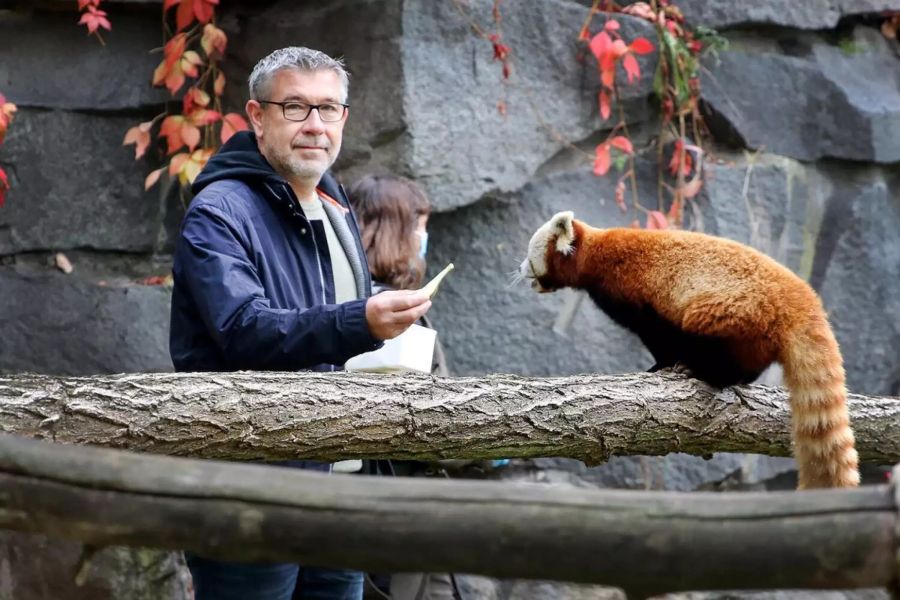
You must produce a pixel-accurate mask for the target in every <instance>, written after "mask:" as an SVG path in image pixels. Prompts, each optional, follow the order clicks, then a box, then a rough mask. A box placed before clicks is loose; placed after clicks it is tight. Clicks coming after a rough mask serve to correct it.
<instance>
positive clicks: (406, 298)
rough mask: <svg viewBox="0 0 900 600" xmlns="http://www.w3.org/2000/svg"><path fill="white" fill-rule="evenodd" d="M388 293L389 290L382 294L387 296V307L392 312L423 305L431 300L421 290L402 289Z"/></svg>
mask: <svg viewBox="0 0 900 600" xmlns="http://www.w3.org/2000/svg"><path fill="white" fill-rule="evenodd" d="M388 293H389V292H385V293H384V294H380V295H382V296H385V298H384V300H385V308H386V309H388V310H389V311H390V312H403V311H405V310H408V309H410V308H414V307H417V306H421V305H422V304H424V303H425V302H429V298H428V295H427V294H423V293H421V292H407V291H401V292H397V293H393V294H391V295H390V296H386V294H388ZM426 310H427V309H426Z"/></svg>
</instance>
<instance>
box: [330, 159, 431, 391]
mask: <svg viewBox="0 0 900 600" xmlns="http://www.w3.org/2000/svg"><path fill="white" fill-rule="evenodd" d="M348 196H349V197H350V204H351V205H352V206H353V211H354V212H355V213H356V218H357V219H358V220H359V227H360V229H361V231H362V244H363V248H364V249H365V251H366V258H368V260H369V271H370V272H371V273H372V292H373V293H376V294H377V293H378V292H383V291H385V290H409V289H417V288H419V287H421V286H422V283H423V280H424V278H425V254H426V252H427V250H428V230H427V226H428V216H429V215H430V214H431V204H430V203H429V202H428V197H427V196H426V195H425V192H424V191H423V190H422V188H421V186H419V185H418V184H417V183H415V182H414V181H411V180H409V179H406V178H405V177H399V176H396V175H366V176H365V177H363V178H362V179H360V180H359V181H357V182H356V183H355V184H354V185H353V186H352V187H351V188H350V190H349V193H348ZM420 324H421V325H424V326H425V327H428V328H431V329H433V327H431V323H430V321H429V320H428V319H427V318H426V317H422V319H420ZM431 372H432V374H434V375H439V376H442V377H443V376H447V375H448V374H449V373H448V370H447V364H446V361H445V359H444V351H443V349H442V348H441V345H440V341H439V340H436V341H435V346H434V358H433V359H432V369H431Z"/></svg>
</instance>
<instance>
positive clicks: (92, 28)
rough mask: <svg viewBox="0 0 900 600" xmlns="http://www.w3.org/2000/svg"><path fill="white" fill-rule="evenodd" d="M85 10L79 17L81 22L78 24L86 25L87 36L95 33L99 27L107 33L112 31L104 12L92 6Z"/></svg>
mask: <svg viewBox="0 0 900 600" xmlns="http://www.w3.org/2000/svg"><path fill="white" fill-rule="evenodd" d="M87 9H88V11H87V12H86V13H84V14H83V15H81V20H80V21H78V24H79V25H87V28H88V35H90V34H92V33H94V32H96V31H97V29H98V28H99V27H102V28H103V29H105V30H107V31H110V30H112V25H110V24H109V20H108V19H107V18H106V11H103V10H100V9H98V8H96V7H95V6H93V5H89V6H88V7H87Z"/></svg>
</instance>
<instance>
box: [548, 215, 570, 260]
mask: <svg viewBox="0 0 900 600" xmlns="http://www.w3.org/2000/svg"><path fill="white" fill-rule="evenodd" d="M574 219H575V213H574V212H572V211H571V210H566V211H563V212H558V213H556V214H555V215H553V218H552V219H550V222H551V223H552V225H553V231H554V232H555V233H556V249H557V250H558V251H559V252H562V253H563V254H571V253H572V252H574V250H575V246H574V245H573V242H574V241H575V226H574V225H573V224H572V221H573V220H574Z"/></svg>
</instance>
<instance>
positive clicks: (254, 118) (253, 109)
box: [244, 100, 263, 137]
mask: <svg viewBox="0 0 900 600" xmlns="http://www.w3.org/2000/svg"><path fill="white" fill-rule="evenodd" d="M244 110H245V111H247V116H248V117H249V118H250V126H251V127H252V128H253V133H255V134H256V137H260V135H261V134H262V111H263V108H262V104H260V103H259V102H257V101H256V100H247V104H246V105H245V106H244Z"/></svg>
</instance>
